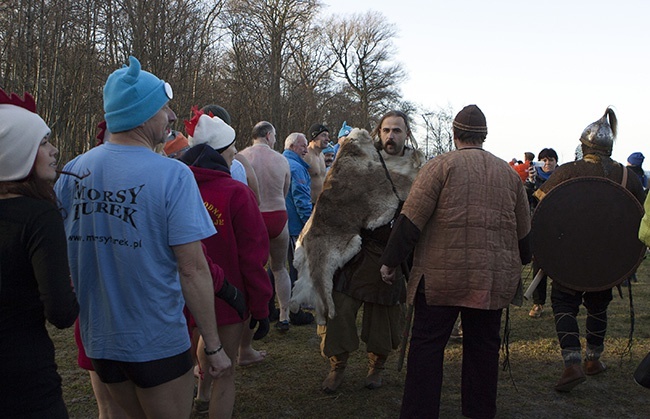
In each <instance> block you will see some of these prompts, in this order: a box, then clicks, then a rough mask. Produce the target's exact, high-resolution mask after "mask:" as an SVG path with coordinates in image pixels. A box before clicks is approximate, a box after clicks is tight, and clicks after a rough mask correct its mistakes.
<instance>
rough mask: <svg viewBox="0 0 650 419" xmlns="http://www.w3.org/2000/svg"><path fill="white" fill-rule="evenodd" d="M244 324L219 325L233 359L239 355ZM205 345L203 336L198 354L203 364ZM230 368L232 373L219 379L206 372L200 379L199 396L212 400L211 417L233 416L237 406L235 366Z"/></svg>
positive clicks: (227, 351) (224, 347) (226, 348)
mask: <svg viewBox="0 0 650 419" xmlns="http://www.w3.org/2000/svg"><path fill="white" fill-rule="evenodd" d="M243 325H244V324H243V323H236V324H230V325H226V326H219V327H218V329H219V337H220V338H221V343H222V345H223V349H224V351H226V354H227V355H228V357H229V358H231V359H235V357H236V356H237V350H238V349H239V342H240V341H241V332H242V327H243ZM203 345H204V343H203V338H201V339H200V340H199V347H198V349H197V356H198V358H199V363H201V365H207V360H206V356H205V353H204V352H203ZM230 368H231V373H230V374H227V375H225V376H222V377H220V378H218V379H213V378H212V377H211V376H210V374H207V373H204V374H203V378H202V379H199V390H198V393H197V398H199V399H201V400H210V419H222V418H230V417H232V411H233V408H234V406H235V367H234V365H233V366H231V367H230Z"/></svg>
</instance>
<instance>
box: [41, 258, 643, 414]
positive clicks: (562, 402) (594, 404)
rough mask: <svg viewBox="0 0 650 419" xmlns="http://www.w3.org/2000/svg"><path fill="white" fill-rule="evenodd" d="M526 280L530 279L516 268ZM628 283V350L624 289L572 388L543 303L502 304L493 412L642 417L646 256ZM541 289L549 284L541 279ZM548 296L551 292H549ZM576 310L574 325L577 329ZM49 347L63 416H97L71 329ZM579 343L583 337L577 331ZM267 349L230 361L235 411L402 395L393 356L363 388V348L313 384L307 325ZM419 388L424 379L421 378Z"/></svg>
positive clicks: (452, 382)
mask: <svg viewBox="0 0 650 419" xmlns="http://www.w3.org/2000/svg"><path fill="white" fill-rule="evenodd" d="M522 276H523V277H524V280H525V283H524V286H525V287H526V286H527V284H528V283H529V282H530V280H531V277H530V273H529V268H528V267H526V268H524V270H523V273H522ZM638 278H639V282H638V283H635V284H633V298H634V309H635V313H636V326H635V333H634V342H633V346H632V350H631V353H630V354H628V355H624V356H623V353H624V350H625V348H626V346H627V339H628V334H629V329H630V305H629V300H628V297H627V288H623V291H624V298H623V299H621V298H620V297H619V296H618V293H617V292H615V295H614V301H612V303H611V305H610V309H609V328H608V332H607V337H606V341H605V353H604V354H603V358H602V359H603V360H604V362H605V363H606V364H607V367H608V369H607V371H605V372H604V373H603V374H601V375H598V376H594V377H588V379H587V381H586V382H585V383H584V384H581V385H579V386H578V387H576V388H575V389H574V390H573V391H572V392H571V393H568V394H561V393H557V392H555V391H554V390H553V386H554V384H555V382H556V381H557V380H558V378H559V376H560V374H561V372H562V360H561V357H560V349H559V345H558V343H557V338H556V335H555V328H554V325H553V317H552V315H551V313H550V301H547V304H548V306H547V307H546V310H545V312H544V315H543V316H542V318H540V319H531V318H529V317H528V311H529V309H530V305H531V304H530V303H528V302H525V303H524V306H523V307H513V306H511V310H510V316H511V322H512V331H511V334H510V360H511V371H510V372H508V371H505V372H503V371H502V372H501V373H500V378H499V388H498V400H497V406H498V413H497V417H499V418H567V419H568V418H576V419H578V418H590V419H597V418H647V417H650V403H648V402H649V400H650V390H649V389H645V388H643V387H641V386H639V385H637V384H636V383H635V382H634V381H633V379H632V374H633V372H634V370H635V368H636V366H637V365H638V364H639V362H640V361H641V360H642V359H643V357H644V356H645V355H646V354H647V353H648V352H649V351H650V262H649V261H648V260H646V261H644V262H643V264H642V265H641V267H640V268H639V271H638ZM549 287H550V285H549ZM549 297H550V290H549ZM584 320H585V310H584V308H583V309H582V311H581V313H580V316H579V322H580V327H581V330H582V331H584ZM50 333H51V335H52V337H53V339H54V341H55V345H56V348H57V360H58V364H59V372H60V373H61V376H62V377H63V386H64V398H65V400H66V403H67V405H68V410H69V412H70V415H71V417H72V418H93V417H97V409H96V406H95V401H94V398H93V394H92V389H91V386H90V380H89V378H88V375H87V373H86V372H85V371H82V370H81V369H79V368H78V367H77V365H76V353H77V351H76V346H75V343H74V337H73V333H72V329H68V330H64V331H58V330H56V329H54V328H50ZM583 347H584V338H583ZM256 348H257V349H265V350H267V351H268V352H269V356H268V357H267V359H266V360H265V361H264V362H263V363H260V364H257V365H253V366H249V367H237V371H236V374H237V401H236V404H235V417H237V418H314V419H318V418H396V417H398V415H399V408H400V403H401V398H402V391H403V382H404V377H405V372H406V368H404V369H403V370H402V371H401V372H397V368H396V365H397V353H395V354H394V355H393V356H391V357H390V358H389V361H388V366H387V369H386V372H385V374H384V376H385V385H384V386H383V387H382V388H380V389H377V390H368V389H366V388H364V386H363V380H364V378H365V375H366V371H367V361H366V355H365V347H364V345H363V343H361V347H360V350H359V351H357V352H355V353H354V354H353V355H352V356H351V357H350V361H349V364H348V368H347V370H346V379H345V381H344V383H343V384H342V386H341V387H340V389H339V391H338V392H337V393H336V394H333V395H327V394H325V393H323V392H322V391H320V384H321V382H322V380H323V379H324V377H325V375H326V374H327V371H328V369H329V367H328V362H327V361H326V360H325V359H324V358H322V357H321V356H320V354H319V340H318V338H317V336H316V326H315V325H309V326H299V327H293V326H292V328H291V330H290V331H289V332H288V333H286V334H280V333H279V332H277V331H275V330H271V332H270V333H269V335H268V336H267V337H266V338H264V339H263V340H262V341H260V342H257V343H256ZM461 359H462V351H461V344H460V343H458V342H450V343H449V345H448V347H447V351H446V354H445V376H444V383H443V398H442V406H441V411H440V414H441V417H442V418H458V417H461V414H460V369H461ZM423 385H426V383H423Z"/></svg>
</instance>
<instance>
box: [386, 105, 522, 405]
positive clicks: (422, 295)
mask: <svg viewBox="0 0 650 419" xmlns="http://www.w3.org/2000/svg"><path fill="white" fill-rule="evenodd" d="M453 129H454V142H455V145H456V148H457V150H455V151H451V152H449V153H445V154H442V155H440V156H437V157H435V158H434V159H432V160H430V161H429V162H428V163H427V164H426V165H425V166H424V167H423V168H422V169H421V170H420V172H419V174H418V176H417V178H416V179H415V182H414V183H413V186H412V188H411V192H410V193H409V196H408V198H407V200H406V202H405V204H404V207H403V209H402V212H401V214H400V216H399V217H398V218H397V220H396V222H395V225H394V226H393V231H392V233H391V237H390V240H389V242H388V245H387V246H386V250H385V251H384V253H383V255H382V258H381V263H382V264H383V266H382V267H381V275H382V279H383V280H384V281H385V282H388V283H392V282H393V281H394V280H395V279H396V278H395V267H397V266H398V265H399V264H400V262H401V261H403V260H404V259H405V258H406V256H407V255H408V253H409V252H410V251H411V249H413V247H414V246H415V254H414V263H413V268H412V270H411V274H410V281H409V283H408V289H407V302H408V303H410V304H414V306H415V316H414V321H413V330H412V338H411V346H410V350H409V357H408V367H407V373H406V383H405V386H404V398H403V400H402V411H401V417H402V418H422V417H428V418H433V417H436V418H437V417H438V414H439V410H440V393H441V387H442V372H443V370H442V366H443V359H444V350H445V346H446V344H447V341H448V340H449V335H450V334H451V330H452V328H453V326H454V322H455V321H456V318H457V317H458V313H460V315H461V321H462V324H463V371H462V387H461V392H462V412H463V415H464V416H468V417H481V418H488V417H494V416H495V415H496V396H497V378H498V367H499V345H500V342H501V339H500V336H499V329H500V326H501V313H502V310H503V308H504V307H507V306H508V304H510V302H511V301H512V299H513V297H514V296H515V292H516V290H517V286H518V285H519V282H520V277H521V265H522V263H523V264H525V263H528V262H529V261H530V250H529V248H528V246H527V242H528V239H527V236H528V233H529V230H530V211H529V208H528V198H527V197H526V192H525V191H524V187H523V184H522V182H521V179H519V176H517V174H516V173H515V172H514V171H513V170H512V169H511V168H510V166H509V165H508V163H506V162H505V161H503V160H501V159H499V158H497V157H495V156H494V155H492V154H490V153H488V152H487V151H485V150H483V142H484V141H485V137H486V136H487V125H486V121H485V116H484V115H483V112H481V110H480V109H479V108H478V107H477V106H476V105H469V106H466V107H465V108H463V110H462V111H460V112H459V113H458V115H456V118H455V119H454V122H453ZM416 244H417V245H416Z"/></svg>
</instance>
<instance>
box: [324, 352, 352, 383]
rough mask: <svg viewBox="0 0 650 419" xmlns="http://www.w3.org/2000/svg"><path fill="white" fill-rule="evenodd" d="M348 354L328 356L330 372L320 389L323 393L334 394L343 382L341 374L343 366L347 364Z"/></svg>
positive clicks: (343, 369)
mask: <svg viewBox="0 0 650 419" xmlns="http://www.w3.org/2000/svg"><path fill="white" fill-rule="evenodd" d="M349 357H350V353H349V352H343V353H342V354H339V355H335V356H330V358H329V360H330V372H329V374H327V377H325V380H324V381H323V384H322V385H321V389H322V390H323V391H324V392H325V393H334V392H335V391H336V389H337V388H339V386H340V385H341V383H342V382H343V374H344V373H345V366H346V365H347V364H348V358H349Z"/></svg>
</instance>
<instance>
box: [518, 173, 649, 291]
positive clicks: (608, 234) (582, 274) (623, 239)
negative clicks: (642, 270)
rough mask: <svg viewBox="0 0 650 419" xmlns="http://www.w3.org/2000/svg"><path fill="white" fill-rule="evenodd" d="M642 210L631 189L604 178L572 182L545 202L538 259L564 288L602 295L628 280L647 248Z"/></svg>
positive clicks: (536, 240) (535, 224) (535, 237)
mask: <svg viewBox="0 0 650 419" xmlns="http://www.w3.org/2000/svg"><path fill="white" fill-rule="evenodd" d="M642 217H643V208H642V207H641V205H640V204H639V201H637V199H636V198H635V197H634V195H632V194H631V193H630V192H629V191H628V190H627V189H625V188H624V187H622V186H621V185H619V184H618V183H615V182H612V181H611V180H609V179H605V178H600V177H580V178H575V179H570V180H568V181H566V182H564V183H561V184H560V185H558V186H556V187H555V188H553V189H552V190H551V191H550V192H549V193H548V194H547V195H546V196H545V197H544V199H542V200H541V201H540V203H539V205H538V206H537V209H536V210H535V214H534V215H533V220H532V230H531V234H532V242H533V253H534V256H535V259H536V260H537V261H538V262H539V265H540V267H541V269H543V270H544V272H545V273H546V274H547V275H548V276H549V277H551V278H552V279H553V280H554V281H557V282H558V283H559V284H560V285H563V286H565V287H567V288H570V289H573V290H576V291H602V290H606V289H608V288H612V287H614V286H616V285H618V284H620V283H621V282H623V281H624V280H625V279H627V278H628V277H629V276H630V275H631V274H632V273H633V272H634V271H635V270H636V268H637V267H638V266H639V264H640V263H641V261H642V260H643V255H644V254H645V249H646V248H645V245H644V244H643V243H642V242H641V241H640V240H639V239H638V231H639V224H640V223H641V218H642Z"/></svg>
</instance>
